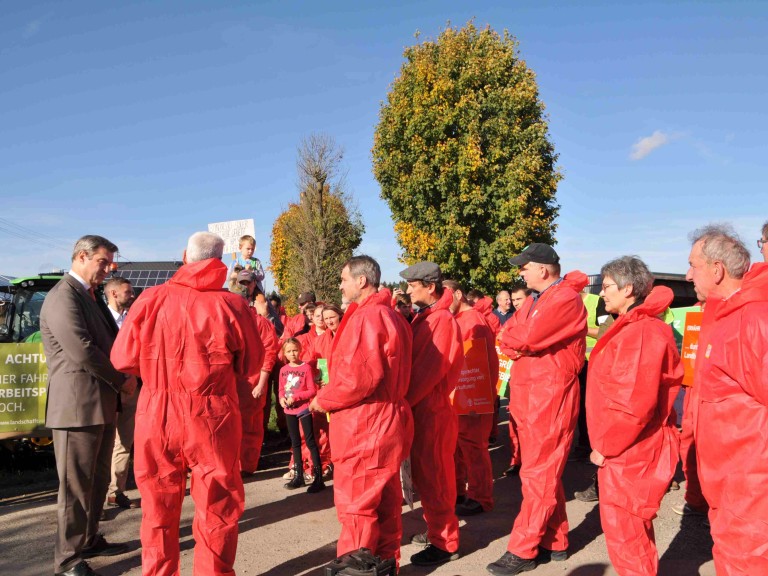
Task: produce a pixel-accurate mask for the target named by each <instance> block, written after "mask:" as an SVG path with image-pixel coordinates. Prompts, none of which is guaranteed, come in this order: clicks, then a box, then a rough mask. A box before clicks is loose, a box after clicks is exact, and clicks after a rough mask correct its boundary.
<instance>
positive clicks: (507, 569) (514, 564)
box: [485, 552, 536, 576]
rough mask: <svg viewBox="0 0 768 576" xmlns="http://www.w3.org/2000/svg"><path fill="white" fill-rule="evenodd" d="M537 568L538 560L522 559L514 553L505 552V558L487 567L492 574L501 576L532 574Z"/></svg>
mask: <svg viewBox="0 0 768 576" xmlns="http://www.w3.org/2000/svg"><path fill="white" fill-rule="evenodd" d="M535 568H536V560H529V559H528V558H520V556H515V555H514V554H512V552H504V556H502V557H501V558H499V559H498V560H496V562H493V563H491V564H488V566H486V567H485V569H486V570H488V572H490V573H491V574H500V575H501V576H514V575H515V574H520V573H521V572H530V571H531V570H534V569H535Z"/></svg>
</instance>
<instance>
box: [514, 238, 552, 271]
mask: <svg viewBox="0 0 768 576" xmlns="http://www.w3.org/2000/svg"><path fill="white" fill-rule="evenodd" d="M529 262H535V263H536V264H557V263H558V262H560V256H558V255H557V252H555V249H554V248H552V246H550V245H549V244H542V243H541V242H534V243H533V244H531V245H530V246H528V247H526V249H525V250H523V251H522V252H521V253H520V254H518V255H517V256H515V257H514V258H510V259H509V263H510V264H512V265H513V266H525V265H526V264H528V263H529Z"/></svg>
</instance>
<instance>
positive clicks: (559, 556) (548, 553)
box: [536, 546, 568, 564]
mask: <svg viewBox="0 0 768 576" xmlns="http://www.w3.org/2000/svg"><path fill="white" fill-rule="evenodd" d="M565 560H568V550H549V549H548V548H542V547H541V546H539V555H538V556H536V564H546V563H547V562H563V561H565Z"/></svg>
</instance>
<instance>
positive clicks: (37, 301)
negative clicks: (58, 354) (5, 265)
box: [0, 274, 62, 444]
mask: <svg viewBox="0 0 768 576" xmlns="http://www.w3.org/2000/svg"><path fill="white" fill-rule="evenodd" d="M61 277H62V274H40V275H39V276H32V277H27V278H16V279H13V280H11V282H10V283H9V285H8V286H0V440H12V439H18V438H32V440H33V442H35V443H39V444H45V443H47V442H49V440H48V439H47V438H48V437H49V436H50V431H49V430H47V429H46V428H45V400H46V397H47V386H48V367H47V365H46V363H45V353H44V352H43V345H42V342H41V340H40V310H41V309H42V307H43V301H44V300H45V297H46V296H47V295H48V292H49V291H50V290H51V288H53V287H54V286H55V285H56V283H57V282H58V281H59V280H60V279H61Z"/></svg>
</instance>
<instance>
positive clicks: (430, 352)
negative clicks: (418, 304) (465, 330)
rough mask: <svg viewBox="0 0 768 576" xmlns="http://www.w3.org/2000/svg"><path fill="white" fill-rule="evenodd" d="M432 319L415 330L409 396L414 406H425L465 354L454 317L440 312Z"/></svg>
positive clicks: (432, 315)
mask: <svg viewBox="0 0 768 576" xmlns="http://www.w3.org/2000/svg"><path fill="white" fill-rule="evenodd" d="M443 312H444V313H443ZM430 316H431V318H425V319H424V320H423V321H421V322H419V324H417V325H414V326H413V363H412V365H411V384H410V386H409V387H408V393H407V394H406V395H405V399H406V400H407V401H408V404H410V405H411V406H415V405H416V404H418V403H419V402H421V401H422V400H423V399H424V398H426V397H427V395H428V394H429V393H430V392H432V390H433V389H434V388H435V387H436V386H437V385H438V384H439V383H440V382H441V381H442V380H444V379H446V378H447V377H448V375H449V373H450V372H451V370H452V368H453V365H454V364H455V363H456V362H457V361H458V360H457V359H458V358H460V357H462V356H463V354H464V348H463V346H462V344H461V334H460V333H459V326H458V324H457V323H456V320H454V319H453V316H451V313H450V312H448V311H436V312H434V313H432V314H430ZM450 392H451V390H446V393H450Z"/></svg>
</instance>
